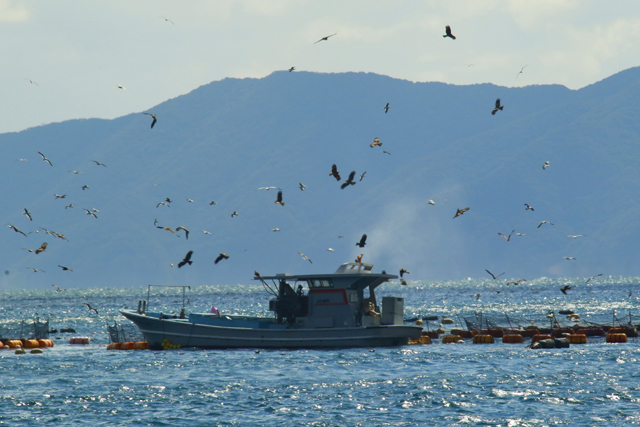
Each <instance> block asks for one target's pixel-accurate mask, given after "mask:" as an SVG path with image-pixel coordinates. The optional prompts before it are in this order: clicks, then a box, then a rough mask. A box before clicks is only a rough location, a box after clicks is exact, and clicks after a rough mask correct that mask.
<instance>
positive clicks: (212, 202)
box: [209, 200, 217, 206]
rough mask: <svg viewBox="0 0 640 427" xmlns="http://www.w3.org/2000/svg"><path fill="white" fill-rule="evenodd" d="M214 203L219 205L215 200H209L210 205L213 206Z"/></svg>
mask: <svg viewBox="0 0 640 427" xmlns="http://www.w3.org/2000/svg"><path fill="white" fill-rule="evenodd" d="M213 205H217V203H216V201H215V200H212V201H210V202H209V206H213Z"/></svg>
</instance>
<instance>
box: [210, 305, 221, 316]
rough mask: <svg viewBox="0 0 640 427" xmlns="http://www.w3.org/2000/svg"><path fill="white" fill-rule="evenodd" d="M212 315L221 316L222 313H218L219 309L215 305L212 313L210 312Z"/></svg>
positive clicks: (212, 307)
mask: <svg viewBox="0 0 640 427" xmlns="http://www.w3.org/2000/svg"><path fill="white" fill-rule="evenodd" d="M210 313H211V314H217V315H218V316H219V315H220V312H219V311H218V309H217V308H216V306H215V305H212V306H211V311H210Z"/></svg>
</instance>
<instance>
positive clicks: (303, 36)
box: [0, 0, 640, 132]
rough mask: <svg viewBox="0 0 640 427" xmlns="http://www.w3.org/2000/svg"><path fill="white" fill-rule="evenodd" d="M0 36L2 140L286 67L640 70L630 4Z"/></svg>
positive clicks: (157, 23)
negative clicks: (52, 124) (446, 32)
mask: <svg viewBox="0 0 640 427" xmlns="http://www.w3.org/2000/svg"><path fill="white" fill-rule="evenodd" d="M165 18H167V19H169V20H170V21H169V20H166V19H165ZM445 25H451V27H452V30H453V34H454V35H455V36H456V37H457V39H456V40H451V39H448V38H443V37H442V35H443V34H444V27H445ZM0 32H1V33H0V49H1V51H0V55H1V58H2V67H0V91H1V93H2V97H1V100H0V132H9V131H19V130H22V129H25V128H28V127H32V126H37V125H40V124H45V123H50V122H56V121H63V120H68V119H74V118H87V117H100V118H114V117H118V116H122V115H125V114H128V113H131V112H139V111H143V110H146V109H148V108H151V107H152V106H154V105H156V104H158V103H160V102H162V101H165V100H167V99H170V98H173V97H176V96H178V95H181V94H184V93H187V92H189V91H191V90H193V89H195V88H197V87H198V86H200V85H203V84H206V83H209V82H211V81H214V80H220V79H223V78H225V77H237V78H244V77H258V78H259V77H264V76H266V75H268V74H270V73H272V72H273V71H275V70H284V69H288V68H289V67H291V66H295V67H296V70H300V71H314V72H323V73H329V72H346V71H364V72H373V73H378V74H384V75H388V76H391V77H395V78H400V79H406V80H411V81H421V82H424V81H440V82H446V83H453V84H474V83H485V82H490V83H495V84H498V85H504V86H522V85H533V84H552V83H555V84H562V85H565V86H567V87H569V88H571V89H578V88H581V87H584V86H586V85H589V84H591V83H594V82H596V81H599V80H602V79H603V78H605V77H608V76H610V75H612V74H614V73H616V72H618V71H621V70H624V69H627V68H630V67H634V66H636V65H638V62H639V61H638V56H639V55H640V49H639V48H638V46H640V2H637V1H585V0H580V1H561V0H536V1H531V0H523V1H503V0H486V1H485V0H459V1H456V0H449V1H411V0H403V1H388V0H386V1H378V0H362V1H360V0H349V1H345V0H336V1H333V0H323V1H304V0H244V1H240V0H236V1H214V0H210V1H189V0H180V1H176V0H174V1H162V0H153V1H140V0H136V1H131V0H121V1H120V0H108V1H103V0H94V1H86V0H77V1H72V0H64V1H56V0H46V1H11V0H0ZM333 33H337V35H336V36H334V37H331V38H330V39H329V40H328V41H322V42H320V43H317V44H314V42H315V41H317V40H319V39H320V38H322V37H324V36H327V35H330V34H333ZM525 65H526V66H527V67H526V68H525V69H524V72H523V73H522V74H518V72H519V71H520V69H521V68H522V67H523V66H525ZM516 77H517V78H516ZM29 80H32V81H33V82H35V83H34V84H32V83H31V82H30V81H29ZM36 84H37V85H36ZM118 85H122V86H124V87H125V88H126V90H123V89H118Z"/></svg>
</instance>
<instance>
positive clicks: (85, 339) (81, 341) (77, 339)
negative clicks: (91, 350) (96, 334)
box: [69, 337, 89, 345]
mask: <svg viewBox="0 0 640 427" xmlns="http://www.w3.org/2000/svg"><path fill="white" fill-rule="evenodd" d="M69 344H83V345H87V344H89V338H88V337H73V338H71V339H69Z"/></svg>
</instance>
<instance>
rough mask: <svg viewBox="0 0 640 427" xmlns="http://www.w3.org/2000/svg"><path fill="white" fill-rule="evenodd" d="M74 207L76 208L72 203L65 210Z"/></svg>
mask: <svg viewBox="0 0 640 427" xmlns="http://www.w3.org/2000/svg"><path fill="white" fill-rule="evenodd" d="M73 207H74V206H73V203H70V204H68V205H67V206H65V207H64V208H65V209H68V208H73Z"/></svg>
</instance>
